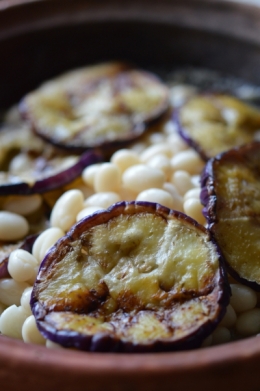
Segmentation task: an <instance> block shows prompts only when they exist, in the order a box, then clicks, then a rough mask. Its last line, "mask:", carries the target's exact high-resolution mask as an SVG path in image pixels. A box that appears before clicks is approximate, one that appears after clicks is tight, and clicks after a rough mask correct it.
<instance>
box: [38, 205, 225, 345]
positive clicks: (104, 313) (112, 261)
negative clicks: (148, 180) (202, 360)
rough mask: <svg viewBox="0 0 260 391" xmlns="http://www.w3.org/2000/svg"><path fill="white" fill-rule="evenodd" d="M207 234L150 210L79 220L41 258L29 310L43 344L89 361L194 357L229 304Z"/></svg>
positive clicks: (182, 218)
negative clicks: (118, 356)
mask: <svg viewBox="0 0 260 391" xmlns="http://www.w3.org/2000/svg"><path fill="white" fill-rule="evenodd" d="M229 294H230V291H229V284H228V282H227V277H226V273H225V270H224V268H223V262H222V260H221V257H220V255H219V252H218V249H217V247H216V245H215V244H214V243H213V242H212V241H211V240H210V237H209V233H208V231H207V230H206V229H205V228H204V227H203V226H201V225H199V224H198V223H197V222H196V221H194V220H192V219H191V218H190V217H188V216H186V215H184V214H182V213H180V212H177V211H173V210H170V209H168V208H166V207H164V206H161V205H159V204H155V203H149V202H134V201H131V202H121V203H118V204H114V205H113V206H111V207H110V208H109V209H107V210H106V211H100V212H96V213H94V214H93V215H91V216H89V217H87V218H85V219H82V220H81V221H80V222H79V223H77V224H76V225H75V226H73V227H72V228H71V230H70V231H69V232H68V233H67V235H65V236H64V237H63V238H61V239H60V240H59V241H58V242H57V243H56V244H55V245H54V246H53V247H52V248H51V249H50V250H49V252H48V253H47V255H46V256H45V258H44V260H43V262H42V264H41V267H40V270H39V274H38V277H37V280H36V282H35V284H34V288H33V292H32V298H31V307H32V311H33V314H34V316H35V318H36V321H37V325H38V328H39V330H40V331H41V333H42V334H43V336H44V337H45V338H48V339H50V340H52V341H54V342H57V343H59V344H61V345H63V346H64V347H74V348H77V349H80V350H86V351H117V352H147V351H166V350H181V349H190V348H197V347H199V346H200V344H201V342H202V341H203V339H204V338H206V337H207V336H208V335H209V334H210V333H211V332H212V330H213V329H214V328H215V327H216V325H217V324H218V323H219V321H220V320H221V319H222V317H223V315H224V313H225V310H226V306H227V304H228V302H229Z"/></svg>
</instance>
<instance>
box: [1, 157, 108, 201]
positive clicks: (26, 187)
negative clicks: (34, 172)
mask: <svg viewBox="0 0 260 391" xmlns="http://www.w3.org/2000/svg"><path fill="white" fill-rule="evenodd" d="M103 160H104V157H103V155H102V154H101V153H100V152H98V151H95V152H94V151H89V152H85V153H84V154H82V155H81V156H80V157H79V160H78V161H77V162H76V163H75V164H74V165H73V166H71V167H69V168H67V169H65V170H64V171H62V172H59V173H57V174H54V175H51V176H49V177H47V178H43V179H39V180H36V182H35V183H34V184H33V185H30V184H29V183H24V182H20V183H11V184H2V185H0V195H1V196H5V195H30V194H36V193H37V194H42V193H46V192H48V191H51V190H55V189H58V188H60V187H62V186H64V185H67V184H68V183H70V182H72V181H73V180H74V179H76V178H78V177H79V176H80V175H81V173H82V171H83V170H84V168H86V167H87V166H89V165H91V164H95V163H99V162H101V161H103Z"/></svg>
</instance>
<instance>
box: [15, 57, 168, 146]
mask: <svg viewBox="0 0 260 391" xmlns="http://www.w3.org/2000/svg"><path fill="white" fill-rule="evenodd" d="M168 107H169V92H168V88H167V87H166V85H165V84H163V83H162V82H160V80H159V79H158V78H157V77H156V76H154V75H153V74H150V73H148V72H144V71H141V70H137V69H134V68H130V67H129V66H127V65H126V64H124V63H116V62H115V63H107V64H101V65H100V64H99V65H93V66H88V67H85V68H81V69H77V70H74V71H71V72H68V73H66V74H64V75H62V76H60V77H57V78H56V79H53V80H51V81H49V82H47V83H44V84H43V85H42V86H40V87H39V88H38V89H37V90H35V91H33V92H31V93H30V94H28V95H27V96H25V98H24V99H23V100H22V102H21V104H20V109H21V113H22V115H23V116H24V117H25V118H27V120H28V121H29V122H30V123H31V125H32V127H33V129H34V130H35V132H36V133H37V134H38V135H39V136H40V137H42V138H43V139H44V140H45V141H48V142H50V143H52V144H54V145H56V146H59V147H61V148H65V149H69V150H71V151H77V153H82V152H84V151H86V149H92V148H99V147H100V148H102V149H103V150H105V149H107V148H113V146H114V147H118V146H121V145H124V143H129V142H131V141H133V140H135V139H136V138H137V137H139V136H141V135H142V134H143V132H144V131H145V130H146V129H147V126H148V124H149V123H151V122H153V121H155V120H156V119H158V118H160V117H161V116H162V114H164V113H165V112H166V111H167V109H168Z"/></svg>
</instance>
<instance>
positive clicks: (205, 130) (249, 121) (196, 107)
mask: <svg viewBox="0 0 260 391" xmlns="http://www.w3.org/2000/svg"><path fill="white" fill-rule="evenodd" d="M174 118H175V121H176V123H177V128H178V131H179V134H180V135H181V136H182V138H183V139H184V140H185V141H186V142H187V143H188V144H189V145H190V146H192V147H193V148H194V149H196V150H197V151H198V152H199V153H200V155H201V157H202V158H203V159H204V160H205V161H207V160H208V159H210V158H212V157H214V156H216V155H217V154H219V153H221V152H224V151H227V150H229V149H232V148H234V147H238V146H241V145H244V144H247V143H250V142H252V141H253V140H254V138H255V137H256V132H257V131H258V130H259V129H260V111H259V110H258V109H257V108H255V107H253V106H250V105H248V104H246V103H244V102H242V101H241V100H239V99H237V98H235V97H233V96H229V95H221V94H211V95H210V94H208V95H206V94H205V95H197V96H195V97H193V98H191V99H190V100H188V101H187V102H186V103H185V104H184V105H183V106H181V107H180V108H179V109H177V110H176V112H175V114H174Z"/></svg>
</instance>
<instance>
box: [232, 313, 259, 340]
mask: <svg viewBox="0 0 260 391" xmlns="http://www.w3.org/2000/svg"><path fill="white" fill-rule="evenodd" d="M236 330H237V332H238V333H239V334H240V335H241V336H243V337H249V336H251V335H255V334H257V333H260V308H254V309H252V310H249V311H246V312H243V313H242V314H240V315H239V316H238V318H237V322H236Z"/></svg>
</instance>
